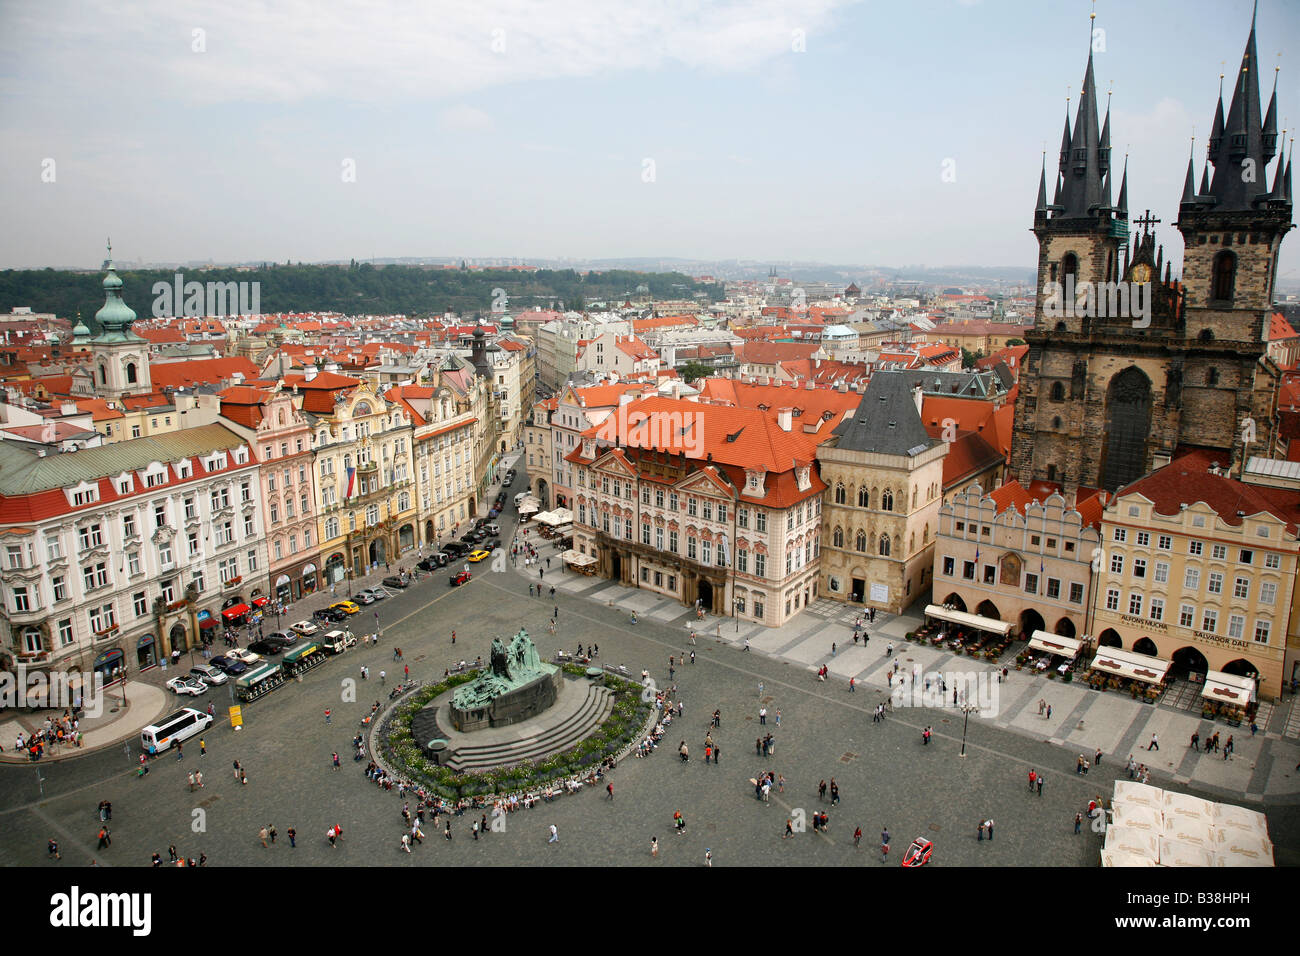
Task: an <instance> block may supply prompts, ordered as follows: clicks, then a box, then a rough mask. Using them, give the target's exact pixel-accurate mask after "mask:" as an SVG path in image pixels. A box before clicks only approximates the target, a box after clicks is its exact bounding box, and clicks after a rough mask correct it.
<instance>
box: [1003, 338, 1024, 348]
mask: <svg viewBox="0 0 1300 956" xmlns="http://www.w3.org/2000/svg"><path fill="white" fill-rule="evenodd" d="M1024 344H1025V340H1024V339H1007V348H1011V347H1012V346H1013V345H1024Z"/></svg>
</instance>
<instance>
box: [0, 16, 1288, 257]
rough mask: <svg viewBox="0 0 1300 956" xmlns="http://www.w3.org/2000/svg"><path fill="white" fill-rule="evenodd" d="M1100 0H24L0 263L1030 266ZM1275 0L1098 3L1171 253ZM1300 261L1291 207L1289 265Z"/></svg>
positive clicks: (8, 39)
mask: <svg viewBox="0 0 1300 956" xmlns="http://www.w3.org/2000/svg"><path fill="white" fill-rule="evenodd" d="M1090 9H1091V8H1090V4H1089V3H1087V2H1085V0H1051V2H1036V0H1022V2H1011V0H1005V2H1003V0H985V2H979V0H896V2H889V3H882V2H870V3H863V2H852V0H785V2H778V0H720V2H714V3H709V2H705V0H628V2H623V0H589V2H588V0H473V2H461V3H444V2H428V0H425V2H419V0H410V2H375V3H316V2H311V3H308V2H298V0H283V2H268V3H264V4H263V3H256V4H254V3H240V2H227V0H221V2H211V3H184V2H159V3H155V2H149V0H142V2H134V3H121V2H117V3H110V2H106V0H81V2H77V3H68V2H60V0H42V2H40V3H20V2H9V0H0V130H3V138H4V139H3V141H4V144H5V146H4V149H3V150H0V184H3V192H2V193H0V196H3V209H4V211H5V213H6V215H5V218H6V220H7V221H6V227H7V228H5V229H4V230H3V232H2V233H0V267H33V266H45V265H55V266H69V265H75V266H95V265H97V264H98V263H99V261H100V260H101V259H102V258H103V243H104V237H105V236H106V235H109V234H111V235H112V237H113V247H114V252H115V254H116V256H117V257H118V258H120V259H124V260H128V261H130V260H146V261H157V260H189V259H209V258H211V259H215V260H219V261H220V260H244V259H268V260H278V261H284V260H285V259H293V260H295V261H297V260H306V261H312V260H320V259H337V258H350V257H355V258H358V259H362V258H367V257H371V256H419V255H430V256H434V255H446V256H519V257H528V256H535V257H563V256H575V257H592V258H600V257H616V256H687V257H698V258H751V259H759V260H768V259H771V260H785V259H800V260H812V259H816V260H823V261H830V262H837V263H873V264H882V265H904V264H915V263H926V264H929V265H941V264H981V265H1024V266H1026V267H1031V268H1032V266H1033V265H1034V262H1035V255H1036V244H1035V241H1034V239H1033V236H1032V234H1031V233H1030V232H1029V227H1030V225H1031V224H1032V213H1033V205H1034V198H1035V193H1036V190H1037V185H1038V171H1039V166H1040V161H1041V154H1042V150H1043V148H1044V144H1046V147H1047V149H1048V151H1049V159H1050V160H1051V161H1052V163H1053V164H1054V162H1055V157H1056V150H1057V149H1058V145H1059V142H1060V137H1061V128H1062V119H1063V116H1064V111H1065V97H1066V94H1067V88H1068V89H1069V92H1070V93H1071V94H1072V95H1073V97H1074V99H1073V101H1072V104H1071V105H1072V106H1076V105H1077V103H1078V99H1077V97H1078V90H1079V84H1080V82H1081V80H1082V77H1083V71H1084V66H1085V60H1086V56H1087V49H1088V37H1089V24H1088V13H1089V10H1090ZM1250 9H1251V2H1250V0H1142V2H1140V3H1133V2H1128V0H1125V2H1120V0H1101V2H1099V3H1098V5H1097V21H1096V25H1097V27H1099V28H1101V29H1103V30H1105V36H1104V40H1103V42H1104V46H1105V51H1104V52H1099V53H1098V54H1097V59H1096V63H1097V76H1098V82H1099V85H1100V89H1099V92H1100V93H1101V94H1102V95H1103V96H1104V95H1105V91H1106V89H1107V88H1109V87H1110V86H1111V85H1112V82H1113V89H1114V99H1113V102H1112V106H1113V115H1112V134H1113V145H1114V147H1115V154H1114V156H1115V161H1116V162H1117V163H1122V162H1123V154H1124V152H1125V150H1126V149H1127V150H1128V151H1129V152H1130V157H1129V202H1130V208H1131V210H1132V211H1133V214H1134V216H1136V215H1137V214H1138V213H1140V212H1141V210H1143V209H1144V208H1146V207H1150V208H1151V209H1152V210H1153V211H1154V212H1155V214H1156V215H1157V216H1159V217H1160V218H1161V219H1162V220H1164V222H1165V225H1163V226H1161V231H1162V240H1163V241H1164V242H1165V243H1166V245H1167V247H1169V248H1168V249H1167V252H1171V253H1172V254H1173V256H1174V258H1175V261H1177V260H1178V259H1179V258H1180V257H1181V241H1179V239H1178V237H1177V234H1176V232H1175V231H1173V230H1172V229H1170V228H1169V225H1168V224H1169V223H1171V222H1172V221H1173V220H1174V219H1175V218H1176V217H1177V203H1178V199H1179V196H1180V193H1181V189H1182V182H1183V174H1184V171H1185V169H1186V163H1187V157H1188V150H1189V145H1190V137H1191V135H1192V132H1193V128H1194V129H1195V133H1196V155H1197V157H1198V167H1197V168H1198V172H1197V179H1198V181H1199V178H1200V173H1199V168H1200V159H1201V158H1202V157H1203V156H1204V147H1205V138H1206V135H1207V133H1208V132H1209V128H1210V123H1211V120H1212V119H1213V114H1214V97H1215V91H1216V89H1217V86H1218V76H1219V73H1220V71H1221V70H1222V69H1223V68H1224V66H1223V65H1222V64H1226V70H1227V72H1228V76H1229V80H1228V93H1229V94H1230V93H1231V83H1232V77H1233V76H1234V75H1235V72H1236V70H1237V68H1238V65H1239V64H1240V61H1241V54H1242V50H1243V47H1244V45H1245V41H1246V34H1247V31H1248V28H1249V21H1250ZM196 31H200V32H196ZM1297 38H1300V4H1297V3H1294V2H1288V0H1261V3H1260V12H1259V53H1260V59H1261V60H1262V61H1263V67H1262V69H1263V72H1264V78H1263V79H1264V90H1263V92H1262V96H1263V97H1264V98H1265V104H1267V96H1268V93H1269V90H1270V89H1271V86H1272V82H1273V74H1274V70H1273V67H1274V65H1275V64H1277V63H1281V65H1282V67H1283V69H1282V73H1281V81H1280V85H1279V116H1280V117H1281V118H1288V119H1289V120H1290V121H1291V122H1290V124H1289V125H1291V126H1295V125H1297V124H1300V63H1297V62H1296V61H1295V58H1294V53H1295V51H1296V47H1297V43H1296V40H1297ZM1279 52H1282V53H1284V54H1288V55H1290V57H1291V59H1290V60H1289V61H1288V59H1287V57H1286V56H1284V57H1283V58H1282V59H1281V60H1279V58H1278V53H1279ZM50 160H52V161H53V166H52V168H51V166H50V163H49V161H50ZM947 160H951V161H952V164H951V165H949V166H947V167H945V161H947ZM349 164H351V165H349ZM651 164H652V165H651ZM1275 165H1276V161H1275V163H1274V165H1273V166H1270V167H1269V177H1270V179H1269V181H1270V182H1271V181H1272V179H1271V177H1272V173H1273V169H1274V168H1275ZM945 168H947V169H950V170H953V171H954V173H955V181H952V182H946V181H944V178H943V173H944V171H945ZM349 169H354V171H355V176H354V181H345V174H346V173H347V172H348V170H349ZM51 172H52V173H53V177H54V182H43V181H42V177H43V175H44V176H45V177H46V178H48V177H49V176H50V173H51ZM1298 270H1300V236H1295V235H1293V236H1292V237H1291V238H1290V239H1289V240H1288V241H1287V243H1286V244H1285V245H1284V246H1283V263H1282V269H1281V273H1282V275H1283V276H1284V277H1285V278H1288V279H1291V280H1294V279H1296V278H1300V271H1298Z"/></svg>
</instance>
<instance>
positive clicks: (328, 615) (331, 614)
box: [300, 607, 347, 633]
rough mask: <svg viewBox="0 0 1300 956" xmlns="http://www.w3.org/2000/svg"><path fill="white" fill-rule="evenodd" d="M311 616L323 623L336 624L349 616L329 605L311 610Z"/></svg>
mask: <svg viewBox="0 0 1300 956" xmlns="http://www.w3.org/2000/svg"><path fill="white" fill-rule="evenodd" d="M311 616H312V619H313V620H317V621H320V622H321V623H322V624H336V623H338V622H339V621H342V620H344V619H345V618H347V615H346V614H344V613H343V612H342V611H333V610H330V609H329V608H327V607H322V608H317V609H316V610H314V611H312V612H311ZM300 633H302V632H300Z"/></svg>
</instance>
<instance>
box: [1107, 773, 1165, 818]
mask: <svg viewBox="0 0 1300 956" xmlns="http://www.w3.org/2000/svg"><path fill="white" fill-rule="evenodd" d="M1120 801H1124V802H1125V803H1140V804H1142V805H1143V806H1147V807H1151V808H1152V809H1153V810H1157V811H1159V812H1160V813H1161V814H1163V813H1164V811H1165V792H1164V791H1163V790H1161V789H1160V788H1159V787H1153V786H1151V785H1149V784H1145V783H1138V782H1137V781H1136V780H1116V781H1115V801H1114V802H1115V803H1119V802H1120Z"/></svg>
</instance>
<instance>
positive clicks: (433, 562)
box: [415, 551, 450, 571]
mask: <svg viewBox="0 0 1300 956" xmlns="http://www.w3.org/2000/svg"><path fill="white" fill-rule="evenodd" d="M448 560H450V559H449V558H448V557H447V555H446V554H445V553H443V552H441V551H439V552H436V553H434V554H431V555H429V556H428V557H427V558H424V559H423V560H421V561H419V562H417V563H416V565H415V566H416V567H417V568H419V569H420V570H421V571H433V570H435V569H436V568H445V567H446V566H447V562H448Z"/></svg>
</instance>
